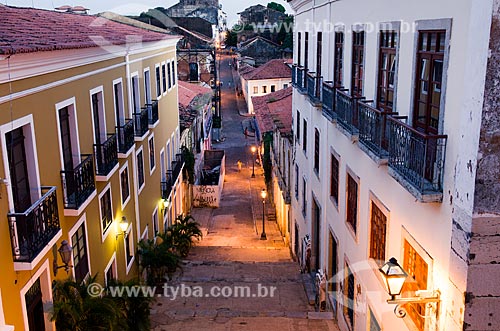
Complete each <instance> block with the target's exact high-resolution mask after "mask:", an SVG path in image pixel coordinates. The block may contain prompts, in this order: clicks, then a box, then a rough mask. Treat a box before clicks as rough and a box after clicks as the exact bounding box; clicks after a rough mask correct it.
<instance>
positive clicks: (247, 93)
mask: <svg viewBox="0 0 500 331" xmlns="http://www.w3.org/2000/svg"><path fill="white" fill-rule="evenodd" d="M271 85H274V86H276V90H275V92H277V91H279V90H282V89H283V88H285V85H286V87H288V86H291V85H292V83H291V78H279V79H267V80H248V81H247V80H244V79H243V78H241V86H243V96H244V97H245V101H246V103H247V108H248V113H249V114H253V113H254V110H253V103H252V97H259V96H263V95H267V94H269V93H271ZM263 86H266V89H267V92H266V93H264V92H263ZM254 87H256V88H257V93H254Z"/></svg>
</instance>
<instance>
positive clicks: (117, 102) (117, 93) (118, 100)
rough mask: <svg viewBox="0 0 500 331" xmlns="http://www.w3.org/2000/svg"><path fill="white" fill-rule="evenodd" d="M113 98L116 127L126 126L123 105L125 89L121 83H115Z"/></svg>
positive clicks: (119, 137)
mask: <svg viewBox="0 0 500 331" xmlns="http://www.w3.org/2000/svg"><path fill="white" fill-rule="evenodd" d="M113 96H114V106H115V116H116V125H117V126H122V125H123V124H125V110H124V108H125V107H124V105H123V87H122V82H121V81H117V82H116V83H113ZM120 139H121V136H118V140H120Z"/></svg>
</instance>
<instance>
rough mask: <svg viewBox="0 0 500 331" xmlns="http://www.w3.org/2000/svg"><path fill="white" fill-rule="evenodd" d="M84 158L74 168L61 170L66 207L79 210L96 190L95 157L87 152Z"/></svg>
mask: <svg viewBox="0 0 500 331" xmlns="http://www.w3.org/2000/svg"><path fill="white" fill-rule="evenodd" d="M82 159H83V161H82V162H81V163H80V164H79V165H78V166H76V167H75V168H74V169H73V170H63V171H61V180H62V187H63V191H64V208H65V209H76V210H78V208H80V206H82V205H83V203H84V202H85V201H86V200H87V199H88V198H89V196H90V195H91V194H92V192H94V191H95V181H94V162H93V160H94V158H93V157H92V155H90V154H87V155H82Z"/></svg>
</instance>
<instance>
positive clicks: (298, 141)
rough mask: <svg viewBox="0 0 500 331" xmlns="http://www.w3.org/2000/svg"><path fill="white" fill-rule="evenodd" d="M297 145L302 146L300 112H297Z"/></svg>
mask: <svg viewBox="0 0 500 331" xmlns="http://www.w3.org/2000/svg"><path fill="white" fill-rule="evenodd" d="M296 137H297V144H300V112H299V111H298V110H297V132H296Z"/></svg>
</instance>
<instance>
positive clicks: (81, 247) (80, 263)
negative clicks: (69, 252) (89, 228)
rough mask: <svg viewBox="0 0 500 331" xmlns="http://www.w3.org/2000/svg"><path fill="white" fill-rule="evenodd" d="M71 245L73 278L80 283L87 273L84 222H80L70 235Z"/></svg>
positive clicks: (87, 263)
mask: <svg viewBox="0 0 500 331" xmlns="http://www.w3.org/2000/svg"><path fill="white" fill-rule="evenodd" d="M71 245H72V246H73V268H74V269H73V270H74V272H75V280H76V282H77V283H81V282H83V281H84V280H85V277H87V275H88V273H89V261H88V250H87V236H86V234H85V223H82V225H80V227H79V228H78V230H76V232H75V234H74V235H72V236H71Z"/></svg>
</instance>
